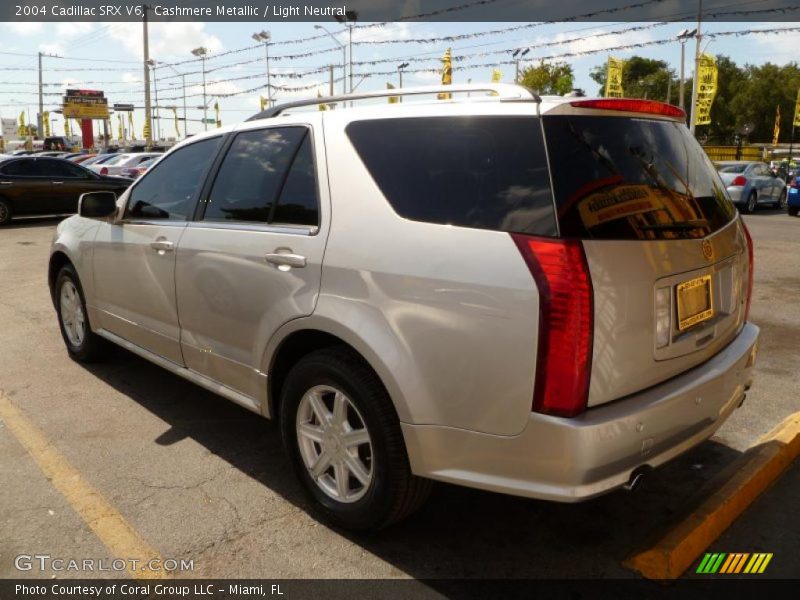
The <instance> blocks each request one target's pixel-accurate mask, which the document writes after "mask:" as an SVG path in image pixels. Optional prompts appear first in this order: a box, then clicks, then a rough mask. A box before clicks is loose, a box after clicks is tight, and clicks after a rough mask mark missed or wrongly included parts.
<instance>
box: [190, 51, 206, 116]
mask: <svg viewBox="0 0 800 600" xmlns="http://www.w3.org/2000/svg"><path fill="white" fill-rule="evenodd" d="M192 54H193V55H194V56H198V57H200V60H201V61H202V63H201V64H202V70H203V131H208V123H207V121H208V102H207V101H206V54H208V50H207V49H206V48H204V47H203V46H200V47H199V48H195V49H194V50H192Z"/></svg>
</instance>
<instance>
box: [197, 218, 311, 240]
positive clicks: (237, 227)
mask: <svg viewBox="0 0 800 600" xmlns="http://www.w3.org/2000/svg"><path fill="white" fill-rule="evenodd" d="M188 227H191V228H192V229H224V230H227V231H256V232H261V233H282V234H294V235H305V236H314V235H317V234H318V233H319V225H290V224H286V225H269V224H267V223H263V224H258V223H247V222H245V221H231V222H223V221H189V223H188Z"/></svg>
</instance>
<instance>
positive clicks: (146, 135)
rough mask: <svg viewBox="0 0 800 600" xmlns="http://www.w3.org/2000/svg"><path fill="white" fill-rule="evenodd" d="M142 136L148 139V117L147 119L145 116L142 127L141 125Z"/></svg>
mask: <svg viewBox="0 0 800 600" xmlns="http://www.w3.org/2000/svg"><path fill="white" fill-rule="evenodd" d="M142 137H143V138H144V139H145V140H149V139H150V119H148V118H146V117H145V120H144V127H142Z"/></svg>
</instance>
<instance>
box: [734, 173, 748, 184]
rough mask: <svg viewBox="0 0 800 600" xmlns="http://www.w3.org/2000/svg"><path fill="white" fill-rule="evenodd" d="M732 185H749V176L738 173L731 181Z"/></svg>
mask: <svg viewBox="0 0 800 600" xmlns="http://www.w3.org/2000/svg"><path fill="white" fill-rule="evenodd" d="M731 185H736V186H744V185H747V177H745V176H744V175H738V176H737V177H736V178H735V179H734V180H733V181H731Z"/></svg>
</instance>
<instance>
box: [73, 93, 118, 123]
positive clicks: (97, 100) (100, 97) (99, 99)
mask: <svg viewBox="0 0 800 600" xmlns="http://www.w3.org/2000/svg"><path fill="white" fill-rule="evenodd" d="M63 113H64V116H65V117H69V118H72V119H108V100H106V97H105V94H103V92H101V91H99V90H67V95H66V96H64V106H63Z"/></svg>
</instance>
